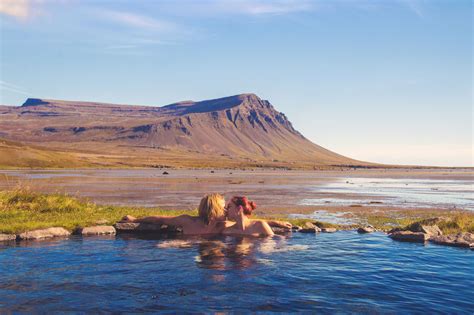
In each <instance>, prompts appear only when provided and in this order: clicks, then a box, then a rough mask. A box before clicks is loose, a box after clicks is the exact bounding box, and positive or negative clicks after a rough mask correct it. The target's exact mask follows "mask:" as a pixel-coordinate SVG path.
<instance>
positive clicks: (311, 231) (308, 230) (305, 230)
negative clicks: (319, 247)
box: [298, 226, 321, 233]
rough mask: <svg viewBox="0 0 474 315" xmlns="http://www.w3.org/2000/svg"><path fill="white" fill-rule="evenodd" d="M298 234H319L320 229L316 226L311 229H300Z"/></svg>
mask: <svg viewBox="0 0 474 315" xmlns="http://www.w3.org/2000/svg"><path fill="white" fill-rule="evenodd" d="M298 232H300V233H319V232H321V229H320V228H318V227H317V226H315V227H312V228H302V229H301V230H299V231H298Z"/></svg>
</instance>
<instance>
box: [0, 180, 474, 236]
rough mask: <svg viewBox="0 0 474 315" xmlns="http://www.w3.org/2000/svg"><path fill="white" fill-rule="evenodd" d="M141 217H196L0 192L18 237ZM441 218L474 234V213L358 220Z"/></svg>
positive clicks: (442, 223)
mask: <svg viewBox="0 0 474 315" xmlns="http://www.w3.org/2000/svg"><path fill="white" fill-rule="evenodd" d="M127 214H129V215H133V216H135V217H143V216H148V215H169V216H174V215H180V214H189V215H197V211H196V210H194V211H189V210H164V209H159V208H144V207H124V206H105V205H97V204H95V203H93V202H90V201H87V200H84V199H78V198H74V197H71V196H68V195H66V194H59V193H56V194H41V193H35V192H31V191H29V190H28V189H25V188H20V189H16V190H13V191H1V192H0V233H12V234H18V233H22V232H25V231H31V230H35V229H41V228H48V227H53V226H57V227H64V228H66V229H68V230H70V231H72V230H74V229H75V228H78V227H86V226H92V225H97V222H98V221H104V222H106V223H105V224H109V225H112V224H115V223H116V222H117V221H119V220H120V219H121V218H122V217H123V216H124V215H127ZM437 216H442V217H443V219H442V220H438V221H439V222H436V224H437V225H438V226H439V228H440V229H441V230H442V231H443V232H444V234H455V233H458V232H471V233H474V213H470V212H459V211H458V212H443V213H442V214H441V215H440V214H436V213H431V212H428V213H423V214H421V213H413V212H412V213H410V212H406V213H405V212H400V213H398V214H397V215H394V214H391V213H390V212H387V213H384V214H377V215H374V214H364V215H361V218H363V219H365V220H366V221H367V222H368V223H369V224H371V225H373V226H374V227H375V228H377V229H379V230H384V231H387V230H389V229H392V228H394V227H402V228H408V227H409V225H411V224H414V223H417V222H418V223H422V224H426V223H432V222H431V221H430V220H432V219H430V218H432V217H437ZM255 218H256V219H275V220H285V221H289V222H291V223H292V224H293V225H298V226H304V224H305V223H306V222H312V223H314V224H316V225H317V226H319V227H321V228H322V227H336V228H338V229H350V228H354V227H355V226H349V225H336V224H331V223H327V222H320V221H316V222H315V221H314V220H311V219H289V218H286V217H283V216H272V217H255Z"/></svg>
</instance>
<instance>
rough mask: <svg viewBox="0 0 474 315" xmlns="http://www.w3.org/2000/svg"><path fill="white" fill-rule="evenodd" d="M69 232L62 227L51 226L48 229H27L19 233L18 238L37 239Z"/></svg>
mask: <svg viewBox="0 0 474 315" xmlns="http://www.w3.org/2000/svg"><path fill="white" fill-rule="evenodd" d="M69 235H71V232H69V231H68V230H66V229H64V228H62V227H52V228H48V229H41V230H34V231H28V232H25V233H21V234H20V235H19V238H20V239H21V240H38V239H43V238H51V237H59V236H63V237H65V236H69Z"/></svg>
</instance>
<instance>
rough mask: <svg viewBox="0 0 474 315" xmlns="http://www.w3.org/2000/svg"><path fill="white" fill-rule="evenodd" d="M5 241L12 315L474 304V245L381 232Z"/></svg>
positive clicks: (389, 309) (0, 267) (469, 307)
mask: <svg viewBox="0 0 474 315" xmlns="http://www.w3.org/2000/svg"><path fill="white" fill-rule="evenodd" d="M0 246H1V247H0V275H1V278H0V310H1V312H7V313H8V312H33V311H34V312H40V313H49V312H60V313H61V312H99V311H102V312H144V311H147V312H157V311H165V312H183V311H187V312H213V311H231V310H232V311H237V312H257V311H264V312H289V311H293V312H295V311H299V312H310V311H311V312H315V311H320V312H321V311H322V312H325V313H333V312H344V313H347V312H356V313H401V312H404V313H405V312H409V313H457V314H472V311H473V309H474V296H473V294H474V293H473V291H472V288H473V286H474V265H473V261H474V251H472V250H466V249H459V248H450V247H443V246H438V245H432V244H427V245H423V244H413V243H400V242H395V241H393V240H391V239H390V238H388V237H387V236H386V235H384V234H379V233H374V234H368V235H358V234H357V233H355V232H351V231H347V232H338V233H335V234H318V235H308V234H299V233H296V234H293V235H292V236H289V237H286V238H284V237H273V238H268V239H246V238H234V237H216V238H211V239H202V238H196V239H193V238H191V239H166V238H163V239H150V238H148V239H147V238H136V237H127V236H120V235H119V236H117V237H89V238H80V237H72V238H70V239H64V240H51V241H38V242H23V243H17V244H14V245H5V244H4V245H0Z"/></svg>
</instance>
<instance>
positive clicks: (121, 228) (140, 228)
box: [114, 222, 182, 233]
mask: <svg viewBox="0 0 474 315" xmlns="http://www.w3.org/2000/svg"><path fill="white" fill-rule="evenodd" d="M114 227H115V229H116V230H117V232H132V233H133V232H137V233H150V232H153V233H180V232H182V229H181V228H179V227H172V226H168V225H165V224H156V223H137V222H118V223H116V224H115V225H114Z"/></svg>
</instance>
